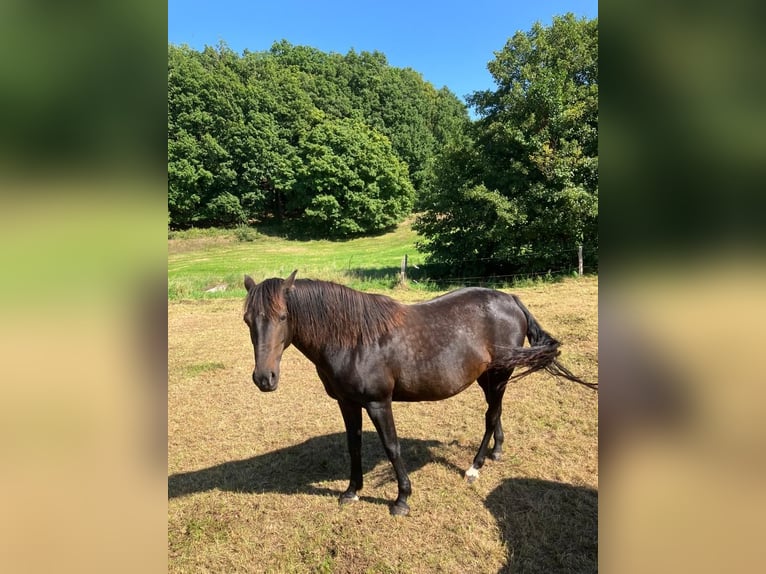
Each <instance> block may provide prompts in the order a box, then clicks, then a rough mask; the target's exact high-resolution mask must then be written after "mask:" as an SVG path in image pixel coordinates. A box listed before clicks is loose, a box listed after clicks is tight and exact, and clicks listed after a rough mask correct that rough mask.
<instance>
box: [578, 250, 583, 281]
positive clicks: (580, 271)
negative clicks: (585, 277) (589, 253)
mask: <svg viewBox="0 0 766 574" xmlns="http://www.w3.org/2000/svg"><path fill="white" fill-rule="evenodd" d="M582 269H583V267H582V245H578V246H577V273H578V275H579V276H580V277H582Z"/></svg>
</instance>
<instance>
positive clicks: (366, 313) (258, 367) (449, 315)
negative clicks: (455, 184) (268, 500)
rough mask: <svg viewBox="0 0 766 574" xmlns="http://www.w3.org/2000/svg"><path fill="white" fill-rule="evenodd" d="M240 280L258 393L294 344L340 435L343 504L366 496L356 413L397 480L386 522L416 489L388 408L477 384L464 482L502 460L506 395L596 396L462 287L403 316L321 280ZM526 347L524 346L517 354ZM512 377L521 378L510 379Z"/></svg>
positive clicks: (516, 303) (523, 312)
mask: <svg viewBox="0 0 766 574" xmlns="http://www.w3.org/2000/svg"><path fill="white" fill-rule="evenodd" d="M296 274H297V269H296V270H295V271H293V272H292V274H291V275H290V276H289V277H287V279H280V278H272V279H266V280H264V281H262V282H261V283H256V282H255V281H254V280H253V279H252V277H250V276H249V275H245V281H244V284H245V288H246V289H247V296H246V299H245V305H244V321H245V323H246V324H247V326H248V328H249V329H250V339H251V341H252V344H253V349H254V354H255V368H254V370H253V375H252V379H253V382H254V383H255V385H256V386H257V387H258V389H260V390H261V391H264V392H269V391H275V390H276V389H277V385H278V383H279V366H280V362H281V359H282V353H283V352H284V350H285V349H287V348H288V347H289V346H290V345H295V347H296V348H297V349H298V350H299V351H300V352H301V353H302V354H303V355H305V356H306V357H307V358H308V359H309V360H310V361H311V362H312V363H314V365H315V366H316V371H317V374H318V375H319V379H320V380H321V381H322V384H323V385H324V388H325V391H326V392H327V394H328V395H329V396H330V397H332V398H333V399H335V400H336V401H337V402H338V405H339V407H340V411H341V414H342V416H343V422H344V424H345V427H346V437H347V441H348V452H349V455H350V458H351V473H350V479H349V485H348V488H347V489H346V490H345V491H344V492H343V493H342V494H341V495H340V499H339V501H340V503H341V504H346V503H350V502H353V501H356V500H359V497H358V495H357V493H358V492H359V491H360V490H361V489H362V486H363V477H362V462H361V452H362V409H364V410H365V411H366V412H367V415H368V416H369V418H370V419H371V420H372V423H373V424H374V426H375V429H376V431H377V433H378V435H379V437H380V439H381V441H382V443H383V447H384V450H385V452H386V455H387V456H388V459H389V461H390V462H391V464H392V465H393V468H394V471H395V473H396V480H397V486H398V495H397V498H396V500H395V501H394V502H393V504H391V505H390V507H389V509H390V512H391V514H392V515H400V516H404V515H407V514H409V511H410V508H409V506H408V505H407V498H408V497H409V496H410V494H411V493H412V486H411V484H410V479H409V476H408V474H407V470H406V468H405V465H404V462H403V461H402V457H401V453H400V447H399V440H398V438H397V434H396V427H395V425H394V417H393V412H392V409H391V403H392V401H438V400H442V399H446V398H449V397H451V396H454V395H456V394H457V393H459V392H461V391H463V390H465V389H466V388H467V387H469V386H470V385H471V384H472V383H473V382H474V381H478V383H479V385H480V386H481V388H482V389H483V391H484V395H485V398H486V402H487V411H486V414H485V430H484V436H483V437H482V440H481V443H480V445H479V450H478V452H477V454H476V456H475V457H474V459H473V463H472V464H471V467H470V468H469V469H468V470H467V471H466V472H465V476H466V479H468V480H469V481H470V482H472V481H473V480H475V479H476V478H477V477H478V476H479V469H480V468H481V467H482V466H483V465H484V462H485V459H486V457H487V449H488V447H489V442H490V439H491V438H492V437H494V444H493V447H492V450H491V452H490V453H489V458H491V459H494V460H499V459H500V457H501V453H502V450H503V440H504V435H503V427H502V424H501V420H500V417H501V412H502V400H503V394H504V392H505V387H506V384H507V383H508V381H509V380H511V379H517V378H520V377H523V376H526V375H529V374H531V373H533V372H536V371H540V370H545V371H547V372H549V373H550V374H552V375H554V376H557V377H564V378H566V379H569V380H572V381H575V382H577V383H580V384H582V385H585V386H587V387H590V388H593V389H597V385H595V384H593V383H588V382H586V381H583V380H581V379H579V378H578V377H576V376H575V375H573V374H572V373H571V372H570V371H569V370H568V369H567V368H566V367H564V366H563V365H562V364H561V363H559V361H558V360H557V357H558V355H559V353H560V351H559V349H558V348H559V345H560V343H559V342H558V341H557V340H556V339H554V338H553V337H552V336H551V335H550V334H549V333H547V332H546V331H544V330H543V329H542V327H540V325H539V323H538V322H537V321H536V320H535V318H534V317H533V316H532V314H531V313H530V312H529V310H528V309H527V308H526V307H525V306H524V304H523V303H522V302H521V301H520V300H519V298H518V297H517V296H515V295H509V294H506V293H503V292H501V291H496V290H492V289H486V288H479V287H469V288H464V289H460V290H457V291H453V292H451V293H447V294H446V295H442V296H440V297H436V298H434V299H431V300H429V301H425V302H423V303H417V304H413V305H405V304H402V303H399V302H397V301H395V300H394V299H392V298H390V297H386V296H384V295H377V294H369V293H363V292H361V291H356V290H354V289H351V288H349V287H346V286H343V285H339V284H337V283H331V282H327V281H316V280H310V279H298V280H296V279H295V276H296ZM525 337H526V338H528V339H529V342H530V345H531V346H530V347H524V346H523V345H524V339H525ZM517 367H526V370H525V371H523V372H521V373H517V374H516V375H513V371H514V369H515V368H517Z"/></svg>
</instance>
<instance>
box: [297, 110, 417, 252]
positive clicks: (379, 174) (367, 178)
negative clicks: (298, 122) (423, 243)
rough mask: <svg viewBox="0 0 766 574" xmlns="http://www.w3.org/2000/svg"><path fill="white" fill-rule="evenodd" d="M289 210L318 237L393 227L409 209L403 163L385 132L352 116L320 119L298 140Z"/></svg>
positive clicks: (411, 196)
mask: <svg viewBox="0 0 766 574" xmlns="http://www.w3.org/2000/svg"><path fill="white" fill-rule="evenodd" d="M300 147H301V150H302V158H303V162H302V166H301V168H300V169H299V170H298V173H297V181H296V184H295V193H294V196H293V198H292V204H291V206H290V207H291V208H293V209H299V210H302V211H303V218H302V221H303V223H304V224H305V225H306V226H307V228H308V229H309V230H310V231H313V232H314V234H316V235H321V236H329V237H348V236H351V235H360V234H369V233H376V232H379V231H383V230H385V229H388V228H391V227H393V226H394V225H396V224H397V223H398V222H400V221H401V220H402V219H403V218H404V217H405V216H406V215H407V214H408V213H409V212H410V210H411V209H412V204H413V200H414V193H415V192H414V189H413V187H412V184H411V183H410V180H409V178H408V174H407V167H406V165H405V164H404V163H403V162H402V161H401V160H400V159H399V158H398V157H397V156H396V154H395V153H394V151H393V149H392V147H391V142H390V141H389V140H388V138H386V136H384V135H382V134H380V133H378V132H376V131H375V130H372V129H370V128H368V127H367V126H365V125H364V124H361V123H360V122H358V121H354V120H331V119H323V120H321V121H319V122H318V123H317V124H316V125H315V126H314V128H313V129H312V130H311V131H310V132H309V133H308V134H307V136H306V138H305V139H304V140H303V141H302V142H301V146H300Z"/></svg>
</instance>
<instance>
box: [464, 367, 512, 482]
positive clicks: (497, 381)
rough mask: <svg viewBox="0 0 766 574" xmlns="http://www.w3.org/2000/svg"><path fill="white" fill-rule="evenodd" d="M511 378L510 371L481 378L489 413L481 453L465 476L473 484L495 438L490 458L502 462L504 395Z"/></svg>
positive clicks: (488, 373)
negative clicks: (491, 441) (490, 442)
mask: <svg viewBox="0 0 766 574" xmlns="http://www.w3.org/2000/svg"><path fill="white" fill-rule="evenodd" d="M510 376H511V373H510V372H509V371H502V372H498V371H493V372H485V373H483V374H482V375H480V376H479V378H478V382H479V386H481V388H482V389H483V390H484V397H485V398H486V400H487V412H486V414H485V415H484V437H483V438H482V440H481V444H480V445H479V451H478V452H477V453H476V456H475V457H474V459H473V464H472V465H471V468H469V469H468V470H467V471H466V473H465V476H466V478H467V479H468V480H469V481H470V482H473V481H474V480H476V478H478V476H479V469H480V468H481V467H482V466H484V461H485V459H486V456H487V448H488V447H489V441H490V439H491V438H492V437H493V436H494V438H495V444H494V446H493V447H492V452H491V453H490V455H489V457H490V458H491V459H493V460H500V457H501V455H502V452H503V441H504V440H505V434H504V433H503V423H502V420H501V417H502V414H503V395H504V394H505V385H506V383H507V382H508V378H509V377H510Z"/></svg>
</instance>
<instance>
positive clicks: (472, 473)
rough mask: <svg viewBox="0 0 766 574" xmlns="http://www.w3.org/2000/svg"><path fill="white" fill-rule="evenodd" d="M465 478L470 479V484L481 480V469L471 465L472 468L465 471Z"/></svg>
mask: <svg viewBox="0 0 766 574" xmlns="http://www.w3.org/2000/svg"><path fill="white" fill-rule="evenodd" d="M465 477H466V478H467V479H468V482H473V481H474V480H476V479H477V478H479V469H478V468H476V467H475V466H473V465H471V468H469V469H468V470H466V471H465Z"/></svg>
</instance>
